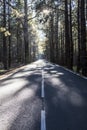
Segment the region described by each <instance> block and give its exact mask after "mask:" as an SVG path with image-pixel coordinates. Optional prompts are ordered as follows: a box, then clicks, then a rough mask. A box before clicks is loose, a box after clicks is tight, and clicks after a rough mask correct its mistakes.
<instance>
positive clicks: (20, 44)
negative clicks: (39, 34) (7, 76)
mask: <svg viewBox="0 0 87 130" xmlns="http://www.w3.org/2000/svg"><path fill="white" fill-rule="evenodd" d="M31 4H32V1H31V2H29V1H28V0H0V66H2V67H3V68H4V69H9V68H10V67H12V66H15V65H20V64H27V63H29V62H31V61H33V60H34V58H35V57H34V55H35V52H36V49H37V48H36V47H35V46H34V45H33V44H34V41H35V34H34V32H33V30H32V25H31V23H30V20H32V19H33V18H32V9H31V7H32V6H31Z"/></svg>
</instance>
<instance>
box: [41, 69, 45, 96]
mask: <svg viewBox="0 0 87 130" xmlns="http://www.w3.org/2000/svg"><path fill="white" fill-rule="evenodd" d="M41 97H42V98H44V97H45V93H44V72H43V70H42V86H41Z"/></svg>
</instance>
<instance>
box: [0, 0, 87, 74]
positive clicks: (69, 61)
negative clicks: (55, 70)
mask: <svg viewBox="0 0 87 130" xmlns="http://www.w3.org/2000/svg"><path fill="white" fill-rule="evenodd" d="M41 57H45V58H46V60H49V61H51V62H53V63H56V64H59V65H62V66H64V67H67V68H69V69H71V70H73V71H76V72H78V73H80V74H82V75H84V76H87V1H86V0H0V69H5V70H7V69H10V68H11V67H14V66H19V65H23V64H28V63H30V62H33V61H35V60H37V59H38V58H41Z"/></svg>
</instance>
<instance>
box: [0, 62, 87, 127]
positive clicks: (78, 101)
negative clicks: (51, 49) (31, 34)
mask: <svg viewBox="0 0 87 130" xmlns="http://www.w3.org/2000/svg"><path fill="white" fill-rule="evenodd" d="M0 130H87V79H84V78H82V77H80V76H77V75H75V74H73V73H72V72H69V71H68V70H65V69H64V68H63V67H60V66H57V65H55V64H51V63H49V62H47V61H44V60H39V61H36V62H34V63H32V64H30V65H26V66H24V67H22V68H20V69H18V70H17V71H16V72H13V73H11V74H9V75H8V76H6V77H3V78H1V80H0Z"/></svg>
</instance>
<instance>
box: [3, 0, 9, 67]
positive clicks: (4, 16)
mask: <svg viewBox="0 0 87 130" xmlns="http://www.w3.org/2000/svg"><path fill="white" fill-rule="evenodd" d="M3 27H4V28H6V1H5V0H3ZM3 64H4V69H7V68H8V65H7V43H6V37H5V35H4V34H3Z"/></svg>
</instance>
